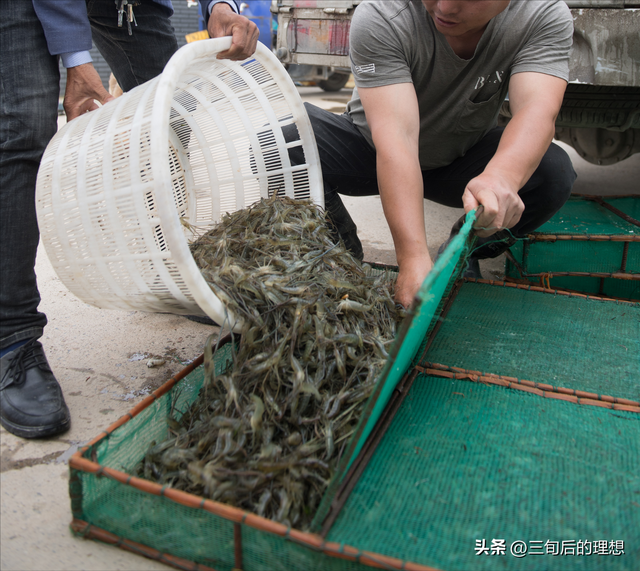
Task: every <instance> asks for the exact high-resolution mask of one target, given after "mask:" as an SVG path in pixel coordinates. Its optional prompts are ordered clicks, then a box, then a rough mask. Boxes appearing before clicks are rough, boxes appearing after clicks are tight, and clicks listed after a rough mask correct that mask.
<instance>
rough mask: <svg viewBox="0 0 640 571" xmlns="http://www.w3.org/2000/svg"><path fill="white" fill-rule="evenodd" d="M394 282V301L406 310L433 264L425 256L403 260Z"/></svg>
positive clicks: (427, 256)
mask: <svg viewBox="0 0 640 571" xmlns="http://www.w3.org/2000/svg"><path fill="white" fill-rule="evenodd" d="M399 268H400V271H399V272H398V279H397V280H396V292H395V300H396V301H397V302H398V303H401V304H402V305H403V306H404V307H406V308H407V309H408V308H409V306H410V305H411V303H412V302H413V298H414V297H415V296H416V294H417V293H418V291H419V290H420V286H422V282H424V280H425V278H426V277H427V274H428V273H429V272H430V271H431V268H433V262H432V261H431V258H430V257H429V255H428V254H427V255H426V256H421V257H418V258H411V259H406V260H403V263H402V264H401V265H400V267H399Z"/></svg>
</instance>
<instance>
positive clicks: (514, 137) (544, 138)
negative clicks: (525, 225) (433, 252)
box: [485, 106, 555, 192]
mask: <svg viewBox="0 0 640 571" xmlns="http://www.w3.org/2000/svg"><path fill="white" fill-rule="evenodd" d="M554 133H555V115H552V114H550V113H549V112H548V111H547V110H541V109H540V108H538V107H534V106H532V107H530V108H527V107H525V108H523V109H521V110H520V111H519V112H518V113H517V114H516V115H514V117H513V118H512V119H511V121H510V122H509V124H508V125H507V127H506V128H505V130H504V133H503V134H502V138H501V139H500V145H499V146H498V150H497V151H496V154H495V155H494V157H493V159H491V161H489V164H488V165H487V167H486V169H485V173H493V174H499V175H500V176H502V177H505V178H507V179H508V180H509V181H510V182H511V183H512V185H513V188H514V190H515V192H517V191H519V190H520V189H521V188H522V187H523V186H524V185H525V184H526V183H527V181H528V180H529V178H531V175H532V174H533V173H534V172H535V170H536V168H538V165H539V164H540V161H541V160H542V157H543V156H544V154H545V153H546V152H547V149H548V148H549V145H550V144H551V141H552V140H553V136H554Z"/></svg>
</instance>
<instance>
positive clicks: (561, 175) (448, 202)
mask: <svg viewBox="0 0 640 571" xmlns="http://www.w3.org/2000/svg"><path fill="white" fill-rule="evenodd" d="M502 131H503V129H501V128H496V129H493V130H492V131H490V132H489V133H488V134H487V135H486V136H485V137H484V138H483V139H482V140H481V141H480V142H479V143H478V144H477V145H475V146H474V147H472V148H471V149H470V150H469V151H468V152H467V153H466V154H465V156H464V157H460V158H458V159H456V160H455V161H454V162H453V163H451V164H450V165H448V166H446V167H441V168H438V169H434V170H431V171H424V172H423V173H422V174H423V180H424V197H425V198H426V199H428V200H433V201H434V202H437V203H439V204H443V205H445V206H452V207H455V208H461V207H462V194H463V193H464V190H465V188H466V186H467V184H468V182H469V181H470V180H471V179H472V178H474V177H476V176H478V175H479V174H481V173H482V172H483V171H484V169H485V168H486V166H487V164H488V163H489V161H490V160H491V159H492V158H493V156H494V155H495V152H496V150H497V149H498V144H499V143H500V137H501V136H502ZM575 179H576V173H575V171H574V169H573V166H572V164H571V159H570V158H569V156H568V155H567V153H566V152H565V151H564V150H563V149H561V148H560V147H559V146H558V145H555V144H553V143H552V144H551V145H550V147H549V149H548V150H547V152H546V153H545V155H544V157H543V158H542V160H541V162H540V165H539V166H538V168H537V169H536V171H535V172H534V173H533V175H532V176H531V178H530V179H529V181H528V182H527V183H526V184H525V185H524V186H523V187H522V189H520V192H519V193H518V194H519V195H520V198H521V199H522V201H523V202H524V205H525V209H524V212H523V213H522V217H521V219H520V221H519V222H518V223H517V224H516V225H515V226H514V227H513V228H510V229H509V230H502V231H499V232H497V233H495V234H494V235H492V236H490V237H488V238H481V239H479V240H478V243H477V249H476V250H475V252H474V256H475V257H476V258H479V259H483V258H494V257H496V256H499V255H500V254H502V253H503V252H504V251H506V250H507V249H508V248H509V247H510V246H511V245H512V244H513V243H514V242H515V239H517V238H523V237H524V236H526V235H527V234H528V233H530V232H533V231H534V230H535V229H536V228H539V227H540V226H541V225H542V224H544V223H545V222H546V221H547V220H549V219H550V218H551V217H552V216H553V215H554V214H555V213H556V212H558V210H560V208H561V207H562V205H563V204H564V203H565V202H566V201H567V200H568V198H569V196H570V194H571V188H572V187H573V183H574V182H575ZM454 233H455V229H454Z"/></svg>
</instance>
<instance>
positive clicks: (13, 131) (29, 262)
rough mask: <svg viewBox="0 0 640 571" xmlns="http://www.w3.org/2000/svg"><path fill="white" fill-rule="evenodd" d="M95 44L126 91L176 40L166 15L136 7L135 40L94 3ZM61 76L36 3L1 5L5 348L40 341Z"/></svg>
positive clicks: (0, 246) (103, 2)
mask: <svg viewBox="0 0 640 571" xmlns="http://www.w3.org/2000/svg"><path fill="white" fill-rule="evenodd" d="M87 13H88V15H89V20H90V23H91V28H92V34H93V39H94V42H95V44H96V46H97V47H98V49H99V50H100V52H101V53H102V55H103V56H104V58H105V60H106V61H107V63H108V64H109V66H110V67H111V69H112V70H113V73H114V75H115V76H116V78H117V79H118V82H119V83H120V86H121V87H122V88H123V90H125V91H126V90H129V89H132V88H133V87H135V86H136V85H139V84H140V83H144V82H145V81H148V80H149V79H152V78H153V77H155V76H156V75H158V74H159V73H160V72H161V71H162V70H163V68H164V66H165V64H166V63H167V61H168V60H169V58H170V57H171V56H172V55H173V53H174V52H175V51H176V50H177V43H176V39H175V35H174V32H173V27H172V26H171V24H170V22H169V18H168V13H167V11H166V10H165V9H164V8H162V7H161V6H159V5H157V4H155V3H154V2H153V1H152V0H143V2H142V4H141V5H139V6H136V8H135V15H136V19H137V21H138V26H137V27H134V28H133V35H132V36H129V34H128V31H127V27H126V25H124V26H123V27H122V28H118V27H117V11H116V4H115V2H114V1H113V0H88V1H87ZM59 82H60V72H59V68H58V57H57V56H51V55H50V54H49V51H48V49H47V42H46V39H45V36H44V31H43V29H42V25H41V24H40V21H39V20H38V18H37V16H36V13H35V11H34V9H33V5H32V3H31V1H30V0H19V1H11V2H8V1H4V0H3V1H2V2H0V349H4V348H6V347H8V346H9V345H12V344H13V343H15V342H17V341H22V340H25V339H30V338H32V337H40V336H41V335H42V332H43V328H44V326H45V325H46V323H47V318H46V316H45V315H44V314H43V313H42V312H40V311H38V304H39V303H40V294H39V292H38V286H37V282H36V275H35V271H34V265H35V259H36V251H37V248H38V240H39V232H38V222H37V218H36V209H35V184H36V176H37V173H38V167H39V165H40V159H41V158H42V154H43V153H44V150H45V148H46V146H47V144H48V143H49V141H50V139H51V137H53V135H54V134H55V132H56V130H57V116H58V97H59V87H58V86H59Z"/></svg>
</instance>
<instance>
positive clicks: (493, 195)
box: [462, 171, 524, 238]
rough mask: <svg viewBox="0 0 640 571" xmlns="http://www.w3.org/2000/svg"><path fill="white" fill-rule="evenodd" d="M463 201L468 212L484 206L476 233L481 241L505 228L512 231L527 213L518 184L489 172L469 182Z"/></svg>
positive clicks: (476, 226) (477, 221)
mask: <svg viewBox="0 0 640 571" xmlns="http://www.w3.org/2000/svg"><path fill="white" fill-rule="evenodd" d="M462 202H463V204H464V209H465V212H469V211H471V210H473V209H474V208H478V206H479V205H481V204H482V206H483V207H484V211H483V212H482V213H481V214H480V216H479V217H478V219H477V220H476V223H475V228H476V234H477V235H478V236H480V237H481V238H486V237H487V236H491V235H492V234H495V233H496V232H498V231H499V230H502V229H503V228H513V227H514V226H515V225H516V224H517V223H518V221H519V220H520V217H521V216H522V213H523V212H524V203H523V202H522V199H521V198H520V196H518V189H517V188H516V187H515V185H514V184H512V183H510V182H509V181H508V180H507V179H506V178H505V177H501V176H498V175H496V174H493V173H488V172H486V171H485V172H484V173H482V174H481V175H480V176H477V177H476V178H474V179H472V180H470V181H469V184H468V185H467V188H466V189H465V191H464V194H463V195H462Z"/></svg>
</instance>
